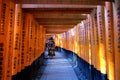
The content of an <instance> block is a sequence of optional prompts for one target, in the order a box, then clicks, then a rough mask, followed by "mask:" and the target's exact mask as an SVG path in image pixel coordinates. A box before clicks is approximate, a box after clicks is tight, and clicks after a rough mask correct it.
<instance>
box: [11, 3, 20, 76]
mask: <svg viewBox="0 0 120 80" xmlns="http://www.w3.org/2000/svg"><path fill="white" fill-rule="evenodd" d="M20 30H21V5H20V4H16V6H15V25H14V41H13V57H12V60H13V61H12V75H15V74H17V72H18V71H19V70H18V67H20Z"/></svg>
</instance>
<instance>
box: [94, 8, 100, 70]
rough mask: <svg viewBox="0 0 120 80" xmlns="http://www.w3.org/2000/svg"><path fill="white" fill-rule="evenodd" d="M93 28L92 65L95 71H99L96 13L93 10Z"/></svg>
mask: <svg viewBox="0 0 120 80" xmlns="http://www.w3.org/2000/svg"><path fill="white" fill-rule="evenodd" d="M93 28H94V45H95V47H94V49H95V51H94V62H95V63H94V64H95V68H96V69H97V70H100V57H99V40H98V25H97V11H96V9H94V10H93Z"/></svg>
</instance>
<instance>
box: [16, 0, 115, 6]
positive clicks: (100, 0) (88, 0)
mask: <svg viewBox="0 0 120 80" xmlns="http://www.w3.org/2000/svg"><path fill="white" fill-rule="evenodd" d="M15 1H16V3H21V4H79V5H91V4H92V5H104V2H105V1H113V0H15Z"/></svg>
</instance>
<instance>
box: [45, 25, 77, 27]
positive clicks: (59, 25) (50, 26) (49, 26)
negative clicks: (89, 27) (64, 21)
mask: <svg viewBox="0 0 120 80" xmlns="http://www.w3.org/2000/svg"><path fill="white" fill-rule="evenodd" d="M74 26H75V25H43V27H44V28H73V27H74Z"/></svg>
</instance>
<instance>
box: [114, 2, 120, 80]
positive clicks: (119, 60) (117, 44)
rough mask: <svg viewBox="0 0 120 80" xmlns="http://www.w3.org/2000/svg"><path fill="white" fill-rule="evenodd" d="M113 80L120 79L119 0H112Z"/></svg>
mask: <svg viewBox="0 0 120 80" xmlns="http://www.w3.org/2000/svg"><path fill="white" fill-rule="evenodd" d="M113 4H114V7H113V10H114V48H115V80H119V79H120V65H119V64H120V0H114V3H113Z"/></svg>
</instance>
